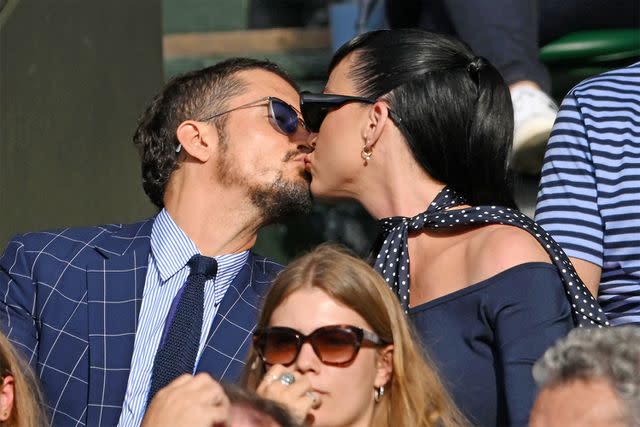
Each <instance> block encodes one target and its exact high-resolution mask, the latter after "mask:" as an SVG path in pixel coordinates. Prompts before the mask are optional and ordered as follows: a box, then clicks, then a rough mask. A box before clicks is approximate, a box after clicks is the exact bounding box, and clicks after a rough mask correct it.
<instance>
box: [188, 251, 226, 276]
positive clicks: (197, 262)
mask: <svg viewBox="0 0 640 427" xmlns="http://www.w3.org/2000/svg"><path fill="white" fill-rule="evenodd" d="M187 265H188V266H189V267H191V274H202V275H203V276H204V277H205V278H206V280H211V279H213V278H215V277H216V273H217V272H218V262H217V261H216V259H215V258H211V257H208V256H204V255H200V254H196V255H194V256H192V257H191V259H190V260H189V262H187Z"/></svg>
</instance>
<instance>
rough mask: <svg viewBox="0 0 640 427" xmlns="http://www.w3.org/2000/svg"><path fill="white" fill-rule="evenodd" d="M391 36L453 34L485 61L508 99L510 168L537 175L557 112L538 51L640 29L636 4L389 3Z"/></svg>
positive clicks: (600, 0) (546, 0) (628, 0)
mask: <svg viewBox="0 0 640 427" xmlns="http://www.w3.org/2000/svg"><path fill="white" fill-rule="evenodd" d="M387 17H388V20H389V24H390V25H391V27H392V28H400V27H418V28H422V29H425V30H430V31H437V32H443V33H447V34H453V35H456V36H457V37H459V38H460V39H461V40H463V41H464V42H466V43H467V44H469V46H471V48H472V50H473V51H474V52H476V54H478V55H480V56H484V57H486V58H487V59H488V60H489V61H490V62H491V63H493V64H494V65H495V66H496V68H497V69H498V71H500V73H501V74H502V76H503V77H504V79H505V80H506V82H507V84H508V85H509V88H510V91H511V98H512V101H513V109H514V119H515V127H514V141H513V147H514V150H513V156H512V159H511V166H512V167H513V168H514V169H515V170H517V171H520V172H524V173H527V174H538V173H540V167H541V164H542V156H543V154H544V147H545V145H546V142H547V139H548V137H549V132H550V131H551V127H552V126H553V122H554V119H555V115H556V113H557V110H558V107H557V106H556V104H555V102H554V101H553V100H552V99H551V97H550V94H551V79H550V77H549V72H548V70H547V69H546V67H545V66H544V65H543V64H542V63H541V62H540V60H539V59H538V55H539V51H540V47H541V46H544V45H545V44H547V43H549V42H551V41H553V40H556V39H558V38H559V37H561V36H563V35H565V34H568V33H570V32H574V31H579V30H589V29H604V28H630V27H634V28H637V27H640V3H638V1H637V0H586V1H585V0H570V1H566V0H562V1H559V0H537V1H512V0H491V1H486V0H472V1H468V0H409V1H404V0H403V1H397V0H395V1H394V0H387Z"/></svg>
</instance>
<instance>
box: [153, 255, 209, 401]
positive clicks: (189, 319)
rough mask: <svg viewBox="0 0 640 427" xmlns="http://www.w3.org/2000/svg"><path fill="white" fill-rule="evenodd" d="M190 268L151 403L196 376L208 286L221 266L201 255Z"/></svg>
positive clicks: (156, 368) (160, 355) (160, 356)
mask: <svg viewBox="0 0 640 427" xmlns="http://www.w3.org/2000/svg"><path fill="white" fill-rule="evenodd" d="M187 265H188V266H189V267H190V268H191V272H190V273H189V277H187V282H186V283H185V285H184V287H183V289H182V290H181V291H180V293H182V295H181V296H180V301H179V302H178V305H177V307H176V311H175V314H174V315H173V320H171V319H169V320H170V321H171V325H170V326H169V329H168V332H167V334H166V336H165V337H163V338H162V340H161V342H160V344H159V346H158V352H157V353H156V357H155V360H154V362H153V372H152V373H151V387H150V389H149V398H148V402H151V399H153V396H155V394H156V393H157V392H158V390H160V389H161V388H163V387H164V386H166V385H167V384H169V383H170V382H171V381H173V380H174V379H176V378H177V377H179V376H180V375H182V374H191V373H193V368H194V366H195V363H196V357H197V356H198V348H199V346H200V335H201V334H202V316H203V314H204V284H205V282H206V281H207V280H211V279H213V278H215V277H216V273H217V271H218V263H217V262H216V260H215V259H214V258H209V257H206V256H203V255H199V254H198V255H194V256H193V257H191V259H190V260H189V262H187ZM169 316H171V312H170V313H169Z"/></svg>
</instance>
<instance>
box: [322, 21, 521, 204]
mask: <svg viewBox="0 0 640 427" xmlns="http://www.w3.org/2000/svg"><path fill="white" fill-rule="evenodd" d="M351 53H354V54H355V55H356V56H355V60H354V61H353V62H352V65H351V69H350V70H349V72H348V77H349V78H350V79H351V80H352V81H353V83H354V85H355V88H356V92H358V95H360V96H365V97H371V98H381V97H382V98H384V99H385V100H386V101H387V102H388V103H389V107H390V108H391V109H392V110H393V111H394V112H395V113H396V114H397V115H398V116H399V117H400V118H401V119H402V122H401V123H400V124H399V129H400V131H401V132H402V134H403V136H404V137H405V139H406V141H407V143H408V144H409V147H410V149H411V151H412V153H413V156H414V157H415V159H416V160H417V162H418V163H419V164H420V165H421V166H422V167H423V168H424V169H425V170H426V171H427V173H428V174H429V175H430V176H431V177H433V178H434V179H437V180H439V181H441V182H444V183H445V184H447V185H448V186H449V187H451V188H453V189H454V190H455V191H457V192H459V193H460V194H462V195H463V196H464V197H465V198H466V199H467V201H468V202H469V203H470V204H472V205H483V204H494V205H502V206H508V207H515V203H514V201H513V196H512V190H511V179H510V173H509V170H508V167H507V159H508V156H509V151H510V149H511V144H512V140H513V107H512V104H511V97H510V95H509V88H508V87H507V85H506V84H505V82H504V80H503V79H502V77H501V76H500V74H499V73H498V71H497V70H496V69H495V68H494V67H493V65H491V64H490V63H489V62H488V61H487V60H485V59H484V58H481V57H476V56H475V55H474V53H473V52H472V51H471V49H470V48H469V47H468V46H467V45H466V44H464V43H463V42H461V41H459V40H457V39H455V38H453V37H450V36H447V35H444V34H436V33H430V32H427V31H422V30H416V29H400V30H380V31H373V32H370V33H365V34H362V35H360V36H358V37H356V38H354V39H352V40H351V41H349V42H347V43H346V44H345V45H343V46H342V47H341V48H340V49H339V50H338V51H337V52H336V53H335V55H334V56H333V59H332V61H331V64H330V66H329V72H331V71H332V70H333V69H334V68H335V67H336V66H337V65H338V63H339V62H340V61H342V60H343V59H344V58H345V57H346V56H348V55H349V54H351Z"/></svg>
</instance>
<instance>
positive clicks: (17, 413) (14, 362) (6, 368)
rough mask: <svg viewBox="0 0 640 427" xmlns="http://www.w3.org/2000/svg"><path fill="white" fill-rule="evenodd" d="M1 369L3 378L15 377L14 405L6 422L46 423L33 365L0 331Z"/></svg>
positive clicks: (36, 426)
mask: <svg viewBox="0 0 640 427" xmlns="http://www.w3.org/2000/svg"><path fill="white" fill-rule="evenodd" d="M0 369H1V370H2V378H4V377H6V376H8V375H11V376H12V377H13V381H14V385H13V407H12V409H11V415H9V418H8V419H7V421H6V422H5V423H6V425H8V426H15V427H41V426H44V425H46V417H45V413H44V410H43V399H42V394H41V391H40V388H39V387H38V382H37V380H36V378H35V376H34V375H33V372H32V371H31V367H30V366H29V365H28V364H27V363H26V362H25V361H24V360H23V359H22V357H20V356H19V355H18V353H17V352H16V351H15V349H14V348H13V345H12V344H11V343H10V342H9V340H8V339H7V337H5V336H4V334H2V333H0Z"/></svg>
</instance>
